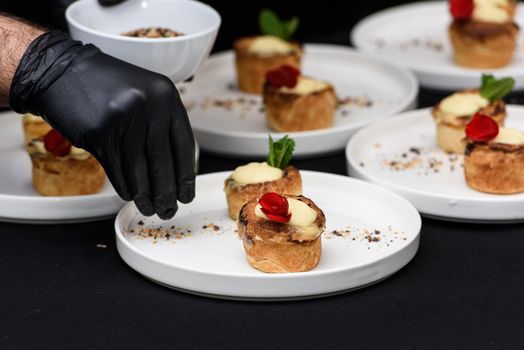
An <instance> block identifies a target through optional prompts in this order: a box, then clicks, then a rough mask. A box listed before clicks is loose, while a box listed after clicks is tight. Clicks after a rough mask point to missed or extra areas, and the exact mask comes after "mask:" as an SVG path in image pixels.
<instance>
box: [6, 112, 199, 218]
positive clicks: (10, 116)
mask: <svg viewBox="0 0 524 350" xmlns="http://www.w3.org/2000/svg"><path fill="white" fill-rule="evenodd" d="M22 117H23V114H20V113H17V112H15V111H13V110H7V111H1V112H0V125H1V124H2V123H10V122H12V121H11V120H14V119H15V118H18V119H20V128H21V129H22V123H21V121H22ZM5 130H6V129H2V131H0V133H1V132H6V131H5ZM19 147H20V148H21V149H23V140H22V141H21V142H20V145H19ZM195 159H196V166H197V169H198V161H199V160H200V147H199V145H198V143H197V142H195ZM105 181H106V182H107V183H106V184H104V186H108V185H109V186H110V192H99V193H94V194H87V195H75V196H42V195H36V194H35V195H19V194H6V193H0V201H6V202H12V203H15V202H16V203H17V204H18V205H22V206H23V205H33V206H50V205H60V206H61V207H63V206H67V205H76V204H79V202H81V205H83V206H85V205H94V204H97V203H104V204H105V205H109V203H112V204H111V205H114V206H117V205H118V206H119V209H114V210H112V211H111V212H110V213H109V212H108V214H102V215H100V214H88V215H86V214H82V215H73V216H70V215H65V216H67V217H66V218H64V217H63V215H62V216H60V217H57V216H53V217H50V218H44V217H40V216H38V215H37V216H38V217H37V218H34V216H33V218H28V217H27V216H23V215H18V216H13V215H11V216H6V215H4V214H0V222H12V223H23V224H38V225H47V224H70V223H81V222H90V221H101V220H105V219H109V218H112V217H114V216H115V215H116V213H117V212H118V210H120V209H121V207H122V206H123V205H124V204H125V203H126V201H124V200H123V199H122V198H121V197H120V196H119V195H118V193H117V192H116V190H115V189H114V188H113V186H112V184H111V182H110V181H109V179H108V178H107V176H106V179H105ZM111 190H112V192H111Z"/></svg>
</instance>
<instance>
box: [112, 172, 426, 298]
mask: <svg viewBox="0 0 524 350" xmlns="http://www.w3.org/2000/svg"><path fill="white" fill-rule="evenodd" d="M301 173H302V177H303V181H304V189H305V193H304V194H305V195H306V196H308V197H310V198H311V199H313V200H314V201H315V203H316V204H317V205H318V206H319V207H320V208H322V210H323V211H324V213H325V215H326V221H327V222H326V224H327V229H326V231H325V232H326V233H324V236H323V239H322V245H323V253H322V254H323V255H322V259H321V261H320V264H319V265H318V266H317V267H316V268H315V269H313V270H312V271H309V272H301V273H286V274H265V273H263V272H260V271H258V270H255V269H253V268H251V267H250V266H249V264H248V263H247V261H246V257H245V253H244V248H243V246H242V241H241V240H240V239H238V238H237V234H236V232H235V229H236V224H235V222H234V221H233V220H231V219H229V217H228V216H227V206H226V199H225V194H224V192H223V185H224V179H225V178H226V177H227V176H229V174H230V173H229V172H221V173H214V174H208V175H201V176H198V177H197V193H196V198H195V200H194V201H193V202H192V203H191V204H189V205H184V206H182V207H181V208H180V210H179V212H178V213H177V215H176V216H175V218H174V219H173V220H171V221H169V222H162V221H160V220H158V219H154V218H148V219H146V218H144V217H142V216H141V215H140V214H139V213H138V211H137V210H136V208H135V206H134V205H133V204H128V205H126V206H125V207H124V208H123V209H122V210H121V211H120V213H119V214H118V216H117V218H116V222H115V230H116V242H117V248H118V252H119V253H120V256H121V257H122V259H124V261H125V262H126V263H127V264H128V265H129V266H131V267H132V268H133V269H135V270H136V271H138V272H139V273H141V274H142V275H144V276H146V277H147V278H149V279H151V280H153V281H156V282H158V283H161V284H163V285H167V286H169V287H172V288H176V289H180V290H184V291H189V292H191V293H197V294H205V295H209V296H214V297H220V298H233V299H258V300H275V299H282V298H287V299H289V298H311V297H317V296H321V295H326V294H333V293H340V292H342V291H347V290H351V289H355V288H360V287H364V286H366V285H369V284H371V283H374V282H377V281H379V280H381V279H384V278H386V277H388V276H390V275H391V274H393V273H395V272H396V271H398V270H399V269H400V268H402V267H403V266H404V265H406V264H407V263H408V262H409V261H410V260H411V258H413V256H414V255H415V253H416V251H417V249H418V244H419V231H420V227H421V220H420V216H419V214H418V212H417V211H416V210H415V208H414V207H413V206H412V205H411V204H409V203H408V202H407V201H406V200H404V199H403V198H401V197H400V196H398V195H396V194H394V193H392V192H390V191H387V190H384V189H382V188H380V187H378V186H375V185H372V184H368V183H365V182H363V181H359V180H355V179H351V178H348V177H345V176H340V175H332V174H326V173H318V172H310V171H302V172H301ZM140 221H142V223H143V225H142V226H141V225H139V222H140ZM214 226H216V227H215V228H213V227H214ZM144 227H149V228H159V227H162V228H163V230H164V231H163V232H166V230H167V231H169V232H171V236H170V237H169V239H166V237H165V236H164V237H158V238H157V239H154V238H152V237H150V236H148V235H147V234H143V233H142V234H140V233H139V232H140V228H142V229H143V228H144ZM333 230H337V232H338V234H339V235H340V236H337V235H336V234H334V233H331V232H332V231H333ZM346 230H348V232H346ZM366 230H367V231H366ZM375 230H379V231H380V234H376V233H374V232H375ZM131 231H132V232H131ZM366 232H367V233H366ZM181 233H183V234H181ZM144 236H145V237H144ZM368 236H369V240H368V238H366V237H368ZM374 237H380V238H379V240H378V241H374V240H373V238H374Z"/></svg>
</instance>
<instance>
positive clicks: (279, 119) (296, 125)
mask: <svg viewBox="0 0 524 350" xmlns="http://www.w3.org/2000/svg"><path fill="white" fill-rule="evenodd" d="M263 97H264V109H265V112H266V122H267V125H268V126H269V128H270V129H272V130H275V131H279V132H287V131H306V130H316V129H324V128H329V127H331V126H333V120H334V114H335V110H336V108H337V97H336V95H335V90H334V88H333V86H332V85H331V84H329V83H328V82H326V81H323V80H319V79H313V78H310V77H306V76H303V75H300V71H298V70H296V69H294V68H293V67H289V66H286V65H284V66H280V67H278V68H276V69H274V70H271V71H269V72H268V73H267V75H266V83H265V85H264V93H263Z"/></svg>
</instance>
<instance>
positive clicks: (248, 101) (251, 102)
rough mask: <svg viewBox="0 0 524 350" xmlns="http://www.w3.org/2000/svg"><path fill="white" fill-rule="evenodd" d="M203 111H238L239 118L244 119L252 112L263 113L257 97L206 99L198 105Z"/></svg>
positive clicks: (260, 102) (260, 101)
mask: <svg viewBox="0 0 524 350" xmlns="http://www.w3.org/2000/svg"><path fill="white" fill-rule="evenodd" d="M200 108H202V109H203V110H210V109H214V108H215V109H216V108H218V109H223V110H226V111H233V110H235V111H238V112H239V113H240V117H241V118H245V117H246V116H248V115H249V114H250V113H252V112H256V111H258V112H260V111H263V108H262V100H261V98H260V97H259V96H256V97H250V96H237V97H226V98H212V97H206V98H205V99H204V101H203V102H202V103H201V104H200Z"/></svg>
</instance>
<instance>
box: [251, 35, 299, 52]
mask: <svg viewBox="0 0 524 350" xmlns="http://www.w3.org/2000/svg"><path fill="white" fill-rule="evenodd" d="M294 50H295V48H294V47H293V46H292V45H291V44H289V43H288V42H287V41H285V40H282V39H280V38H277V37H276V36H271V35H262V36H259V37H257V38H255V39H254V40H253V42H252V43H251V45H249V48H248V51H249V52H251V53H253V54H256V55H258V56H263V57H266V56H273V55H283V54H288V53H291V52H293V51H294Z"/></svg>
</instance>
